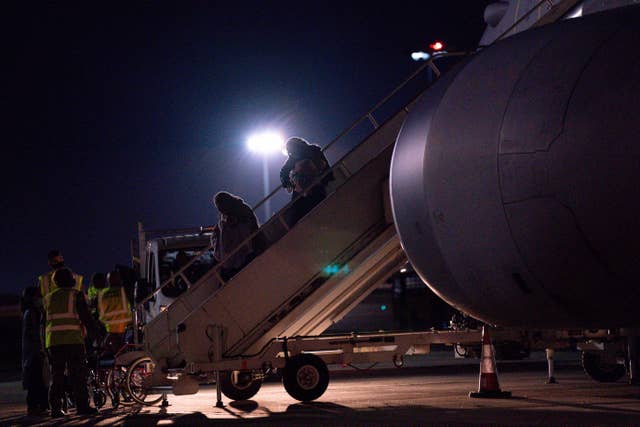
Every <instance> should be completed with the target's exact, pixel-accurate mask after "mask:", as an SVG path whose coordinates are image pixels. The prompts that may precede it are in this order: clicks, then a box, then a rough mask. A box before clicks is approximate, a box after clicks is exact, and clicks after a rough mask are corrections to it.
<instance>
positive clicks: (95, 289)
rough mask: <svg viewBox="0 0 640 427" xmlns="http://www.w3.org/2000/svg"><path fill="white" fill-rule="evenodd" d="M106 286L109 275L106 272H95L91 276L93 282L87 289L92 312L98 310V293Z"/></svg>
mask: <svg viewBox="0 0 640 427" xmlns="http://www.w3.org/2000/svg"><path fill="white" fill-rule="evenodd" d="M106 287H107V276H105V274H104V273H93V276H91V283H90V284H89V288H88V289H87V300H88V301H89V308H90V309H91V311H92V312H93V311H94V310H97V304H98V293H99V292H100V291H101V290H102V289H104V288H106ZM96 318H97V316H96Z"/></svg>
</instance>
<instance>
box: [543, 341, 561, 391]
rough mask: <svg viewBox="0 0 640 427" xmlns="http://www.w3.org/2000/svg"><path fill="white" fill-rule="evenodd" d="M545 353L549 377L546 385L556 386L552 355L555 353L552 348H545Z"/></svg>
mask: <svg viewBox="0 0 640 427" xmlns="http://www.w3.org/2000/svg"><path fill="white" fill-rule="evenodd" d="M545 353H546V355H547V365H548V366H549V377H548V378H547V384H557V383H558V381H556V378H555V377H554V376H553V374H554V366H553V353H555V351H554V350H553V349H552V348H547V349H545Z"/></svg>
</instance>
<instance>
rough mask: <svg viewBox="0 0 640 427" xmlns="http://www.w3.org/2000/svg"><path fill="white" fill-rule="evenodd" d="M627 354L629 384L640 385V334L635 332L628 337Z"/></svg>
mask: <svg viewBox="0 0 640 427" xmlns="http://www.w3.org/2000/svg"><path fill="white" fill-rule="evenodd" d="M634 332H635V331H634ZM627 356H628V357H629V384H631V385H640V372H639V371H638V369H639V368H638V335H636V334H635V333H633V334H631V335H629V336H628V337H627Z"/></svg>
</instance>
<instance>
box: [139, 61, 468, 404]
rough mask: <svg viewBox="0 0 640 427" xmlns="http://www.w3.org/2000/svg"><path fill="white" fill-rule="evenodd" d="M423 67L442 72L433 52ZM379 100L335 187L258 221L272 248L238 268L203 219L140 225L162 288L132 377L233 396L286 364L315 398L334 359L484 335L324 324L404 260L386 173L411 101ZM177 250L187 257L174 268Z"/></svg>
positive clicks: (290, 386) (290, 383)
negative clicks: (164, 226)
mask: <svg viewBox="0 0 640 427" xmlns="http://www.w3.org/2000/svg"><path fill="white" fill-rule="evenodd" d="M451 56H453V55H451ZM426 68H430V69H432V70H433V71H434V72H435V73H436V74H439V70H438V68H437V67H436V66H435V64H434V63H433V61H429V62H427V63H425V64H424V66H423V67H422V69H426ZM394 93H395V92H394ZM387 99H388V98H387ZM384 101H386V99H385V100H384ZM380 105H382V103H380V104H378V105H377V106H376V107H374V109H373V110H371V111H370V112H368V113H367V114H366V115H364V116H363V117H362V118H361V119H360V120H359V121H358V122H356V124H355V125H354V126H352V127H351V129H353V128H354V127H356V126H357V125H359V124H360V123H363V122H365V121H367V120H368V121H369V123H370V124H371V125H372V127H373V132H371V133H370V134H369V136H367V137H366V138H365V139H364V140H363V141H362V142H361V143H360V144H359V145H357V146H356V147H355V148H353V149H351V150H350V151H348V152H347V154H345V155H344V156H342V158H340V159H339V160H338V161H337V162H335V163H334V165H333V167H332V169H331V173H333V175H334V177H335V178H336V179H335V181H334V182H333V183H332V184H331V188H329V191H328V196H327V198H326V199H325V200H323V202H322V203H320V204H319V205H318V206H316V207H315V208H314V209H313V210H312V211H311V212H310V213H309V214H307V215H306V216H305V217H304V218H303V219H302V220H300V221H299V222H298V223H297V224H295V225H294V226H293V227H290V226H289V224H288V223H287V221H286V213H287V210H288V209H289V208H290V207H291V203H289V204H287V205H286V206H284V207H283V208H282V209H281V210H280V211H279V212H277V214H275V215H274V216H273V217H272V218H271V219H270V220H269V221H267V222H266V223H265V224H264V225H263V226H262V227H261V228H260V230H259V231H258V233H261V234H262V236H263V237H264V238H265V239H266V240H267V241H268V242H269V243H270V245H269V246H268V248H267V249H266V250H265V251H264V252H263V253H261V254H260V255H258V256H257V257H256V258H255V259H253V260H252V261H251V262H250V263H249V264H248V265H247V266H246V267H244V268H243V269H242V270H241V271H240V272H238V273H237V274H236V275H235V276H234V277H232V278H231V279H229V280H227V281H225V280H223V278H222V277H221V274H220V266H221V265H222V264H223V263H224V260H223V261H222V262H221V263H219V264H215V263H213V260H212V258H211V246H210V244H209V242H208V239H209V237H210V236H209V235H207V233H206V230H204V231H205V232H204V233H202V234H200V233H193V231H194V230H188V232H186V233H185V234H183V235H179V234H176V235H174V236H172V237H169V238H160V239H151V240H149V242H148V243H145V241H144V237H145V236H141V237H142V238H141V239H140V247H141V249H142V248H145V250H144V251H143V253H142V254H141V256H140V258H141V261H143V260H144V261H143V262H142V263H143V264H144V267H143V268H142V274H143V277H146V278H147V280H148V281H149V282H151V283H154V284H155V288H156V289H155V290H154V292H153V294H152V295H150V296H149V297H147V298H145V300H144V301H143V302H142V303H141V304H140V305H139V306H138V307H139V309H140V310H138V313H139V315H140V317H141V318H142V319H144V321H145V323H146V324H145V326H144V330H143V340H142V342H143V345H144V351H145V353H146V354H147V355H148V356H149V359H148V360H147V361H146V362H144V363H148V364H150V366H152V367H153V369H151V368H145V369H144V370H143V371H144V372H153V375H150V376H149V377H148V378H145V379H140V378H138V379H136V380H135V381H132V383H134V384H133V387H134V388H135V387H138V388H140V389H144V390H143V394H145V395H147V394H152V391H153V390H154V388H155V389H159V388H158V387H160V386H167V385H171V386H172V387H173V392H174V393H176V394H182V393H193V392H195V391H197V384H198V382H200V381H202V380H203V379H206V378H208V377H212V378H215V379H216V383H217V384H218V388H219V390H220V391H221V392H223V393H224V394H225V395H227V396H228V397H229V398H232V399H247V398H250V397H251V396H253V395H254V394H255V393H256V392H257V391H258V389H259V387H260V384H261V382H262V379H263V378H264V375H265V373H268V372H271V371H272V370H273V369H274V368H277V369H282V372H283V383H284V385H285V388H286V389H287V391H288V392H289V394H290V395H291V396H293V397H294V398H296V399H299V400H313V399H316V398H317V397H319V396H320V395H322V393H323V392H324V390H325V389H326V387H327V383H328V371H327V367H326V365H327V364H329V363H341V364H349V363H358V362H378V361H391V360H393V361H394V362H395V363H396V364H397V365H398V366H400V365H402V361H403V357H404V355H405V354H416V353H425V352H428V351H429V345H430V344H431V343H441V342H447V343H454V342H462V343H465V342H468V343H472V342H473V343H475V342H478V341H479V340H480V336H479V332H478V331H466V332H465V331H456V332H441V333H433V332H428V333H402V334H389V333H373V334H349V335H342V336H319V334H321V333H322V332H324V331H325V330H326V329H327V328H328V327H329V326H331V325H332V324H334V323H335V322H337V321H338V320H340V319H341V318H342V317H344V316H345V315H346V314H347V313H348V312H349V311H350V310H352V309H353V308H354V307H355V306H356V305H357V304H358V303H359V302H360V301H362V300H363V299H364V298H365V297H366V296H367V295H368V294H370V293H371V292H372V291H373V290H374V289H375V288H376V287H377V286H378V285H379V284H380V283H382V282H383V281H384V280H385V279H386V278H387V277H389V276H390V275H391V274H392V273H393V272H395V271H397V270H398V269H399V268H400V267H401V266H403V265H404V264H405V263H406V257H405V254H404V252H403V250H402V248H401V245H400V241H399V239H398V237H397V235H396V231H395V227H394V224H393V218H392V215H391V207H390V201H389V182H388V179H389V165H390V161H391V155H392V151H393V146H394V142H395V139H396V136H397V134H398V132H399V130H400V127H401V125H402V123H403V121H404V119H405V116H406V114H407V112H408V111H409V110H410V108H411V103H410V104H409V105H407V106H406V107H404V108H403V109H401V110H400V111H399V112H398V113H396V114H395V115H393V116H392V117H391V118H390V119H389V120H387V121H386V122H385V123H384V124H382V125H379V124H378V123H377V122H376V120H375V119H374V117H373V113H374V112H375V111H376V109H377V108H378V107H379V106H380ZM339 138H340V137H339ZM331 146H332V144H330V145H329V146H328V147H327V148H326V149H329V148H331ZM327 173H329V172H327ZM318 179H321V177H319V178H318ZM276 191H277V190H276ZM273 194H275V191H274V193H272V195H273ZM257 208H259V205H258V206H256V209H257ZM141 234H144V233H141ZM255 237H256V236H252V237H250V238H248V239H247V241H246V242H244V243H248V242H249V241H250V240H251V239H253V238H255ZM244 243H243V244H244ZM241 246H242V245H241ZM238 249H240V247H239V248H238ZM180 250H182V251H185V252H187V255H188V258H190V260H189V261H188V262H187V263H186V264H184V265H182V266H179V268H175V267H174V268H172V267H171V266H172V265H174V263H175V259H176V257H177V252H179V251H180ZM232 255H233V254H231V255H230V256H232ZM194 271H197V273H194ZM178 279H179V280H180V281H182V282H183V283H186V284H187V286H186V287H185V291H184V293H183V294H181V295H179V296H177V297H174V295H175V294H173V293H171V292H170V293H169V295H167V292H166V291H167V289H170V288H171V287H172V286H173V287H175V286H176V285H175V284H176V282H177V281H178ZM175 291H176V289H173V290H172V292H175ZM454 335H455V338H454ZM132 372H139V370H137V371H136V369H133V370H132ZM136 381H137V382H136ZM132 394H134V395H136V391H135V390H134V392H133V393H132Z"/></svg>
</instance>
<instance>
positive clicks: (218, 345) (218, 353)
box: [212, 325, 224, 408]
mask: <svg viewBox="0 0 640 427" xmlns="http://www.w3.org/2000/svg"><path fill="white" fill-rule="evenodd" d="M212 329H213V336H214V337H215V342H214V343H213V360H215V361H220V360H222V339H223V337H222V333H223V332H222V328H221V327H220V325H212ZM214 373H215V376H216V408H224V403H222V388H221V386H220V370H218V369H216V370H215V371H214Z"/></svg>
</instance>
